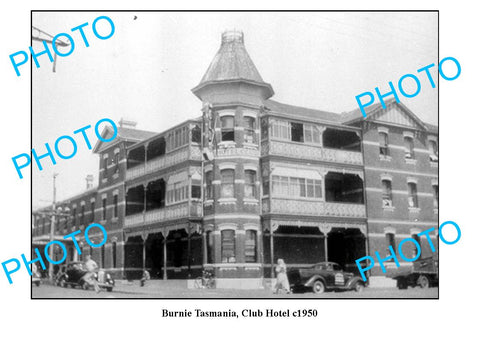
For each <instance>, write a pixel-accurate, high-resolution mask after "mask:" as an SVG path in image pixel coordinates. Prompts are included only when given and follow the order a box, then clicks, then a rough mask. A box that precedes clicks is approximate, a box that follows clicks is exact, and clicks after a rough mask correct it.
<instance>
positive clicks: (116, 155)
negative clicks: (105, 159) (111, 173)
mask: <svg viewBox="0 0 480 340" xmlns="http://www.w3.org/2000/svg"><path fill="white" fill-rule="evenodd" d="M119 157H120V153H118V152H115V154H114V155H113V164H115V173H118V172H119V171H120V167H119Z"/></svg>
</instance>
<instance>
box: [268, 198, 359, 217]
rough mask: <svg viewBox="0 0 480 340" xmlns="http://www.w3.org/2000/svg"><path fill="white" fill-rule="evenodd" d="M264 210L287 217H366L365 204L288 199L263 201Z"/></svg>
mask: <svg viewBox="0 0 480 340" xmlns="http://www.w3.org/2000/svg"><path fill="white" fill-rule="evenodd" d="M262 210H263V213H274V214H275V213H278V214H287V215H307V216H333V217H359V218H364V217H366V212H365V205H364V204H354V203H335V202H323V201H308V200H295V199H288V198H272V199H268V198H266V199H263V203H262Z"/></svg>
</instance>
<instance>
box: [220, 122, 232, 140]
mask: <svg viewBox="0 0 480 340" xmlns="http://www.w3.org/2000/svg"><path fill="white" fill-rule="evenodd" d="M220 119H221V122H222V142H224V141H235V130H234V122H235V117H233V116H223V117H222V118H220Z"/></svg>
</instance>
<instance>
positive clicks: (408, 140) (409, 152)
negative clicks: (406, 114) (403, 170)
mask: <svg viewBox="0 0 480 340" xmlns="http://www.w3.org/2000/svg"><path fill="white" fill-rule="evenodd" d="M403 140H404V142H405V159H414V158H415V154H414V153H413V138H412V137H404V139H403Z"/></svg>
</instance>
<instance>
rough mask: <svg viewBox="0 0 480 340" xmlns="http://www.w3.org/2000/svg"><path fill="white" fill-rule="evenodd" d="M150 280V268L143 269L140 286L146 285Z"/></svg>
mask: <svg viewBox="0 0 480 340" xmlns="http://www.w3.org/2000/svg"><path fill="white" fill-rule="evenodd" d="M148 280H150V273H149V272H148V270H146V269H145V270H144V271H143V275H142V278H141V279H140V287H143V286H145V283H146V282H147V281H148Z"/></svg>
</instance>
